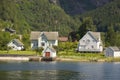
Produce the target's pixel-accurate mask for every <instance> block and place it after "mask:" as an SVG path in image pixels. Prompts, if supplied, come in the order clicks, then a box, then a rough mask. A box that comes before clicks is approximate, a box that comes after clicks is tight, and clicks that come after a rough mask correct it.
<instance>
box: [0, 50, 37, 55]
mask: <svg viewBox="0 0 120 80" xmlns="http://www.w3.org/2000/svg"><path fill="white" fill-rule="evenodd" d="M0 54H18V55H36V52H35V51H13V50H10V51H0Z"/></svg>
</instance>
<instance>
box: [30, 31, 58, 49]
mask: <svg viewBox="0 0 120 80" xmlns="http://www.w3.org/2000/svg"><path fill="white" fill-rule="evenodd" d="M30 39H31V48H32V49H36V48H38V47H43V48H44V49H45V48H46V47H47V46H58V32H40V31H32V32H31V35H30Z"/></svg>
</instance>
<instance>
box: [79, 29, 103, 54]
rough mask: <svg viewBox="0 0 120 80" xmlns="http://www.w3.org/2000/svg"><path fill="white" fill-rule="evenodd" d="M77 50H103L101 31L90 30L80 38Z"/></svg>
mask: <svg viewBox="0 0 120 80" xmlns="http://www.w3.org/2000/svg"><path fill="white" fill-rule="evenodd" d="M77 50H78V51H79V52H102V51H103V46H102V40H101V36H100V32H92V31H88V32H87V33H86V34H85V35H84V36H83V37H82V38H81V39H80V40H79V44H78V48H77Z"/></svg>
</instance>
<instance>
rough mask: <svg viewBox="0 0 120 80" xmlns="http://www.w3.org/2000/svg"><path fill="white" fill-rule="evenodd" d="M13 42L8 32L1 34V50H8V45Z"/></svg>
mask: <svg viewBox="0 0 120 80" xmlns="http://www.w3.org/2000/svg"><path fill="white" fill-rule="evenodd" d="M10 40H11V37H10V34H9V33H8V32H0V50H7V44H8V42H9V41H10Z"/></svg>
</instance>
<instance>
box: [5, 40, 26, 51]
mask: <svg viewBox="0 0 120 80" xmlns="http://www.w3.org/2000/svg"><path fill="white" fill-rule="evenodd" d="M7 47H10V48H11V49H12V50H23V49H24V44H23V43H22V42H21V41H20V40H18V39H13V40H11V41H10V42H9V43H8V44H7Z"/></svg>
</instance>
